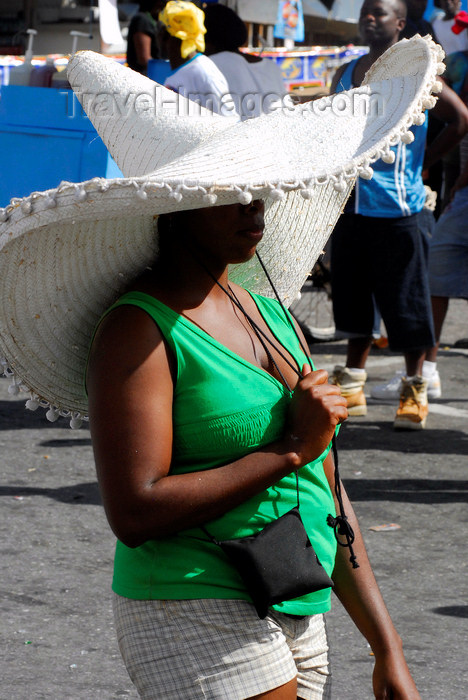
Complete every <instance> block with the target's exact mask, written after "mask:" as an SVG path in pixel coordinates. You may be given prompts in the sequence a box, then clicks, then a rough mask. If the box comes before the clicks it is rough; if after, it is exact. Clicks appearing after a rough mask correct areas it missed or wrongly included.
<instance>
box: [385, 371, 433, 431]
mask: <svg viewBox="0 0 468 700" xmlns="http://www.w3.org/2000/svg"><path fill="white" fill-rule="evenodd" d="M428 413H429V405H428V403H427V379H424V378H423V377H413V378H412V379H409V380H408V379H406V377H403V378H402V380H401V392H400V405H399V407H398V409H397V412H396V416H395V421H394V423H393V427H394V428H395V429H396V430H422V429H423V428H424V427H425V425H426V418H427V414H428Z"/></svg>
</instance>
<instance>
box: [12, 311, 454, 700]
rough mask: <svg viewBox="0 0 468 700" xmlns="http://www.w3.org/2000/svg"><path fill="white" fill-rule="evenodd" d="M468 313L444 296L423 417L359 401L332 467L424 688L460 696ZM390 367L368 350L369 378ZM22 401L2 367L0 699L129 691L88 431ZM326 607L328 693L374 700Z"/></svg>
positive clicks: (331, 355)
mask: <svg viewBox="0 0 468 700" xmlns="http://www.w3.org/2000/svg"><path fill="white" fill-rule="evenodd" d="M467 320H468V305H467V304H466V303H465V302H462V301H460V302H452V303H451V307H450V311H449V317H448V321H447V324H446V327H445V329H444V334H443V350H442V351H441V353H440V359H439V370H440V374H441V377H442V390H443V395H442V398H441V399H439V400H437V401H436V402H434V403H433V404H432V405H431V414H430V416H429V419H428V425H427V429H426V430H425V431H421V432H417V433H416V432H413V433H401V432H398V433H395V432H394V431H393V430H392V420H393V415H394V412H395V408H396V407H395V405H388V404H382V403H378V402H369V413H368V415H367V416H366V417H364V418H353V419H350V420H349V421H348V422H347V424H346V425H345V426H344V427H343V429H342V431H341V434H340V437H339V451H340V466H341V473H342V477H343V479H344V482H345V484H346V487H347V489H348V491H349V493H350V495H351V498H352V500H353V502H354V505H355V508H356V511H357V513H358V516H359V518H360V522H361V528H362V530H363V534H364V538H365V541H366V544H367V547H368V550H369V555H370V558H371V561H372V563H373V566H374V570H375V573H376V576H377V579H378V582H379V584H380V587H381V589H382V591H383V594H384V597H385V599H386V601H387V605H388V607H389V609H390V612H391V614H392V617H393V619H394V621H395V624H396V626H397V629H398V631H399V632H400V634H401V636H402V638H403V641H404V646H405V649H406V653H407V659H408V662H409V665H410V668H411V670H412V672H413V675H414V677H415V680H416V682H417V685H418V687H419V689H420V693H421V696H422V697H423V698H424V700H465V699H466V698H467V697H468V690H467V686H468V673H467V665H468V664H467V653H466V644H467V641H468V595H467V592H468V584H467V579H468V572H467V563H466V562H467V553H466V552H467V542H468V524H467V521H468V511H467V500H468V459H467V456H468V382H467V371H468V350H457V349H455V348H453V343H454V341H455V340H457V339H458V338H460V337H462V336H465V337H466V336H468V323H467ZM344 353H345V344H344V342H336V343H330V344H328V345H325V344H318V345H313V346H312V354H313V357H314V359H315V361H316V364H317V366H319V367H325V368H326V369H331V368H332V367H333V365H334V364H336V363H340V362H342V361H343V359H344ZM400 366H401V358H400V357H398V356H394V355H392V354H390V353H388V352H382V351H375V352H373V354H372V356H371V357H370V360H369V363H368V372H369V386H372V384H373V383H379V382H381V381H383V380H384V379H387V378H389V377H390V376H391V375H392V374H393V372H394V371H395V370H396V369H398V368H399V367H400ZM23 406H24V399H22V398H19V397H16V396H11V395H9V393H8V380H7V379H1V380H0V450H1V452H0V454H1V480H0V505H1V511H0V537H1V539H0V542H1V544H0V546H1V555H2V568H1V578H0V611H1V619H0V669H1V682H0V700H95V699H102V700H110V699H118V698H133V699H135V698H137V694H136V692H135V690H134V689H133V687H132V685H131V682H130V680H129V678H128V676H127V673H126V670H125V668H124V666H123V664H122V662H121V659H120V655H119V651H118V648H117V644H116V641H115V637H114V630H113V623H112V615H111V606H110V582H111V575H112V557H113V549H114V538H113V535H112V533H111V532H110V530H109V527H108V525H107V522H106V520H105V517H104V513H103V510H102V507H101V505H100V498H99V492H98V488H97V485H96V480H95V472H94V465H93V457H92V449H91V443H90V438H89V432H88V430H87V429H86V428H85V429H81V430H79V431H71V430H70V429H68V427H67V423H66V422H65V421H64V422H63V423H62V422H60V421H59V422H57V423H48V422H47V421H46V420H45V417H44V413H43V412H41V410H39V411H37V412H36V413H31V412H29V411H25V410H24V408H23ZM388 525H392V526H397V527H396V528H395V527H391V528H390V529H389V528H388V527H385V526H388ZM381 526H384V527H383V528H382V527H381ZM372 528H377V529H372ZM327 619H328V631H329V637H330V642H331V646H332V653H331V659H332V668H333V673H334V684H333V698H334V700H367V699H369V700H371V699H372V698H373V694H372V691H371V674H372V666H373V658H372V655H371V653H370V649H369V647H368V645H367V643H366V641H365V640H364V639H363V638H362V637H361V635H360V634H359V632H358V631H357V630H356V629H355V628H354V626H353V624H352V623H351V621H350V620H349V618H348V617H347V616H346V614H345V613H344V611H343V610H342V608H341V607H340V604H339V602H338V601H337V600H335V601H334V605H333V610H332V612H331V613H330V614H329V615H328V616H327ZM161 700H163V699H161ZM227 700H229V699H227Z"/></svg>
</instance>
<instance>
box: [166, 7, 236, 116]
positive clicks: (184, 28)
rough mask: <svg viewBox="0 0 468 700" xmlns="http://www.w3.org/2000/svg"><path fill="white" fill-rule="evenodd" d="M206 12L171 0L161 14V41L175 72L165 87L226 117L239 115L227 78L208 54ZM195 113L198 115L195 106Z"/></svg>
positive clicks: (169, 77)
mask: <svg viewBox="0 0 468 700" xmlns="http://www.w3.org/2000/svg"><path fill="white" fill-rule="evenodd" d="M203 20H204V13H203V11H202V10H200V9H199V8H198V7H197V6H196V5H194V3H192V2H180V1H178V2H173V1H171V2H168V3H167V4H166V6H165V8H164V10H162V12H160V14H159V22H160V24H159V30H158V42H159V46H160V49H161V53H162V54H163V55H165V56H167V58H168V59H169V62H170V65H171V68H172V72H171V74H170V75H169V76H168V77H167V78H166V80H165V82H164V85H165V87H168V88H171V89H172V90H174V92H177V93H178V94H180V95H182V96H183V97H186V98H188V99H189V100H191V101H192V102H193V103H196V104H198V105H201V106H202V107H206V108H208V109H210V110H211V111H212V112H217V113H218V114H223V115H226V116H238V115H237V111H236V108H235V103H234V101H233V99H232V97H231V95H230V94H229V87H228V83H227V81H226V78H225V77H224V76H223V74H222V73H221V71H220V70H219V69H218V68H217V67H216V65H215V64H214V63H213V61H211V60H210V59H209V58H208V57H207V56H204V55H203V53H202V52H203V51H204V50H205V40H204V34H205V33H206V29H205V26H204V22H203ZM193 114H197V109H196V107H195V105H194V109H193Z"/></svg>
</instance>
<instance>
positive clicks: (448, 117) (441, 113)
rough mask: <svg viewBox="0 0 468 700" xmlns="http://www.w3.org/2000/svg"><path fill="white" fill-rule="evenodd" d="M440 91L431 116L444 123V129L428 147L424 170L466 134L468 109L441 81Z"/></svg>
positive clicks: (467, 129) (467, 130)
mask: <svg viewBox="0 0 468 700" xmlns="http://www.w3.org/2000/svg"><path fill="white" fill-rule="evenodd" d="M440 83H441V84H442V91H441V92H440V94H439V99H438V100H437V102H436V105H435V107H434V108H433V110H432V114H433V115H434V116H435V117H437V118H438V119H440V120H441V121H442V122H445V127H444V128H443V129H442V131H441V132H440V133H439V134H438V135H437V136H436V138H435V139H434V141H433V142H432V143H431V144H429V145H428V147H427V149H426V155H425V158H424V169H426V168H429V167H430V166H431V165H434V163H436V162H437V161H438V160H440V159H441V158H442V157H443V156H444V155H445V154H446V153H448V152H449V151H451V150H452V148H454V147H455V146H456V145H457V144H458V143H459V142H460V141H461V139H462V138H463V136H464V135H465V134H466V133H467V132H468V109H467V108H466V106H465V105H464V104H463V102H462V100H461V99H460V98H459V97H458V95H457V94H456V93H455V92H454V91H453V90H452V89H451V88H449V87H448V85H446V84H445V83H444V82H443V81H442V80H441V81H440Z"/></svg>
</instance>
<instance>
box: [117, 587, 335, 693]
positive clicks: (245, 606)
mask: <svg viewBox="0 0 468 700" xmlns="http://www.w3.org/2000/svg"><path fill="white" fill-rule="evenodd" d="M113 606H114V618H115V625H116V631H117V638H118V643H119V648H120V651H121V654H122V657H123V660H124V662H125V665H126V667H127V671H128V673H129V675H130V678H131V679H132V682H133V683H134V685H135V686H136V688H137V690H138V693H139V695H140V697H141V698H144V700H202V699H203V700H246V698H251V697H253V696H255V695H258V694H260V693H265V692H267V691H269V690H273V689H274V688H277V687H279V686H281V685H284V684H285V683H288V682H289V681H291V680H292V679H293V678H295V677H296V676H297V684H298V691H297V695H298V697H299V698H301V699H302V700H329V699H330V697H331V678H330V674H329V669H328V643H327V635H326V629H325V622H324V619H323V615H311V616H307V617H304V618H301V617H293V616H290V615H285V614H284V613H277V612H275V611H272V612H271V614H270V615H268V616H267V617H266V618H265V619H264V620H260V618H259V617H258V616H257V613H256V612H255V609H254V607H253V605H251V604H250V603H249V602H247V601H243V600H211V599H205V600H130V599H129V598H123V597H121V596H118V595H115V594H114V598H113Z"/></svg>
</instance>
